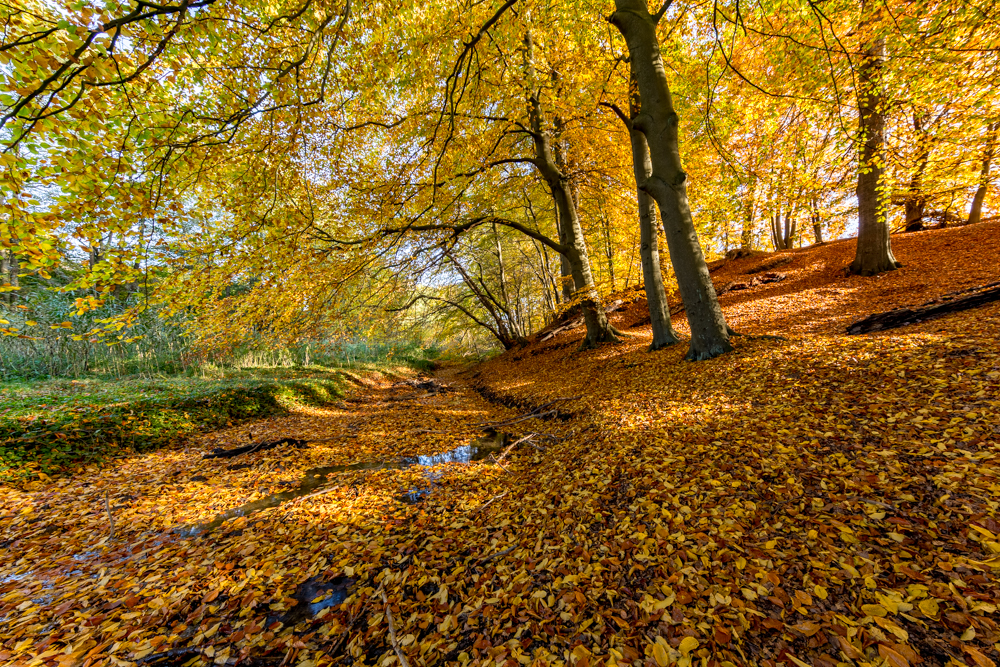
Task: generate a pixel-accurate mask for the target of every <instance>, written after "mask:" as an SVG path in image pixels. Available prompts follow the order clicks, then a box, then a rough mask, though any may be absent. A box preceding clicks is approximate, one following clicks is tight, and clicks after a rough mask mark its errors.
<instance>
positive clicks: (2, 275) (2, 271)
mask: <svg viewBox="0 0 1000 667" xmlns="http://www.w3.org/2000/svg"><path fill="white" fill-rule="evenodd" d="M9 252H10V251H9V250H4V249H3V248H0V286H6V285H10V284H11V282H10V258H9V256H8V253H9ZM10 296H11V293H10V292H4V293H3V294H0V301H2V302H3V303H5V304H7V305H8V306H9V305H11V298H10Z"/></svg>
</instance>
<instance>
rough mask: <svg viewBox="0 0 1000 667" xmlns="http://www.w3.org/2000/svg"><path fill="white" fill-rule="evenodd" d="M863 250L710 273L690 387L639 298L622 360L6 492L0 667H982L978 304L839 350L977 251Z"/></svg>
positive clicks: (483, 370)
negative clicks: (713, 350)
mask: <svg viewBox="0 0 1000 667" xmlns="http://www.w3.org/2000/svg"><path fill="white" fill-rule="evenodd" d="M893 243H894V249H895V251H896V254H897V258H898V259H899V260H900V261H902V262H903V263H904V268H902V269H900V270H899V271H895V272H892V273H890V274H886V275H883V276H879V277H876V278H857V277H848V276H846V275H844V273H843V271H842V269H843V267H844V266H845V265H846V264H847V263H848V261H849V258H850V254H851V251H852V249H853V243H852V242H837V243H831V244H829V245H826V246H822V247H819V248H811V249H803V250H796V251H791V252H787V253H780V254H778V255H766V256H763V255H762V256H757V257H750V258H745V259H740V260H736V261H732V262H727V263H725V265H722V266H716V267H715V270H714V272H713V278H715V280H716V284H717V285H718V286H719V288H720V289H722V288H723V287H725V286H727V285H731V284H732V283H740V282H742V283H744V284H746V289H737V290H732V289H730V290H729V291H727V292H726V293H725V294H724V295H723V297H722V299H721V300H722V303H723V306H724V310H725V313H726V316H727V318H728V319H729V321H730V322H731V324H732V325H733V327H734V328H735V329H736V330H737V331H740V332H741V333H744V334H749V335H745V336H742V337H738V338H736V339H735V345H736V350H735V351H734V352H733V353H731V354H727V355H725V356H723V357H720V358H717V359H714V360H711V361H707V362H699V363H696V364H691V363H686V362H684V361H683V356H684V354H685V352H686V346H684V345H680V346H676V347H675V348H672V349H667V350H663V351H659V352H654V353H649V352H646V348H647V347H648V344H649V340H650V333H649V328H648V325H646V324H642V321H643V314H642V304H641V301H640V302H636V303H633V304H630V305H627V307H625V308H624V309H622V310H621V311H620V312H619V313H617V314H615V315H614V319H615V322H616V325H617V326H618V327H619V328H620V329H622V330H624V331H625V332H626V333H627V334H629V337H628V338H627V339H626V340H625V342H624V343H622V344H620V345H614V346H606V347H602V348H600V349H597V350H593V351H587V352H579V351H578V349H577V348H578V344H579V340H580V338H581V336H582V331H581V330H569V331H564V332H562V333H559V334H557V335H555V336H552V337H551V338H549V339H548V340H546V341H545V342H537V343H535V344H533V345H531V346H529V347H527V348H524V349H522V350H518V351H514V352H509V353H507V354H505V355H503V356H501V357H499V358H497V359H495V360H492V361H490V362H488V363H486V364H483V365H481V366H478V367H475V368H458V367H453V368H446V369H444V370H442V371H440V372H439V373H438V374H437V376H436V377H434V378H413V379H410V380H404V381H401V380H399V379H398V378H387V377H380V376H371V377H369V378H367V379H365V380H364V381H363V382H362V383H360V384H361V386H359V387H358V388H357V390H356V391H354V392H353V393H352V394H350V395H349V396H348V397H347V398H346V399H344V400H343V401H341V402H340V403H337V404H335V405H333V406H330V407H326V408H302V409H300V410H298V411H297V412H296V413H294V414H292V415H289V416H284V417H275V418H271V419H269V420H266V421H259V422H255V423H252V424H245V425H241V426H237V427H233V428H229V429H225V430H222V431H216V432H213V433H208V434H205V435H203V436H202V437H200V438H195V439H192V440H190V441H189V442H188V443H186V444H185V445H183V446H179V447H174V448H170V449H162V450H159V451H156V452H153V453H148V454H143V455H137V456H135V457H132V458H130V459H126V460H119V461H117V462H116V463H115V464H114V465H113V466H112V465H109V466H97V465H95V466H92V467H90V468H87V469H85V470H81V471H80V472H79V473H78V474H76V475H74V476H67V477H62V478H56V479H53V480H51V481H40V482H34V483H32V484H31V485H30V486H28V487H21V488H13V487H5V488H2V489H0V664H11V665H22V664H23V665H104V664H115V665H137V664H139V665H160V666H163V665H186V664H190V665H196V664H204V665H208V664H217V665H223V664H241V665H275V666H278V665H282V666H284V665H288V666H294V665H299V666H300V667H310V666H313V665H326V664H335V663H336V664H353V665H379V666H380V667H390V666H391V665H400V664H402V665H403V667H406V665H410V666H412V667H419V666H422V665H430V664H444V663H449V664H458V665H471V664H475V665H482V666H484V667H485V666H486V665H491V666H493V665H495V666H496V667H515V666H516V665H519V664H521V665H529V664H530V665H533V666H536V667H542V666H543V665H552V666H557V665H570V666H571V667H591V666H596V665H598V664H607V665H612V666H613V665H625V664H629V665H634V666H638V665H643V666H645V667H657V666H658V667H665V666H666V665H669V664H679V665H694V664H697V665H767V666H769V667H776V666H777V665H781V664H784V665H786V666H787V667H791V666H792V665H797V666H802V665H813V666H816V667H829V666H833V665H890V666H891V667H905V666H906V665H916V664H924V665H946V664H951V665H970V666H976V667H988V666H990V665H994V663H995V661H997V660H1000V629H998V626H997V620H998V618H997V601H998V600H1000V586H998V579H997V575H998V573H1000V537H998V534H1000V522H998V516H997V515H998V508H1000V504H998V501H1000V479H998V473H1000V464H998V458H997V456H998V454H1000V446H998V440H1000V400H998V397H1000V342H998V340H997V336H996V331H997V330H998V326H1000V304H993V305H990V306H986V307H983V308H979V309H976V310H969V311H965V312H961V313H957V314H953V315H949V316H946V317H944V318H941V319H936V320H933V321H929V322H925V323H922V324H918V325H914V326H910V327H905V328H902V329H895V330H890V331H885V332H881V333H877V334H870V335H861V336H846V335H844V333H843V332H844V329H845V328H846V326H847V325H848V324H849V323H850V322H852V321H854V320H856V319H859V318H861V317H864V316H866V315H869V314H871V313H873V312H878V311H884V310H888V309H890V308H895V307H898V306H904V305H918V304H920V303H923V302H924V301H927V300H929V299H931V298H933V297H935V296H938V295H940V294H943V293H947V292H952V291H956V290H958V289H962V288H966V287H970V286H973V285H979V284H985V283H989V282H994V281H996V280H998V279H1000V275H998V269H997V265H998V263H997V261H996V258H997V256H998V251H1000V226H998V225H995V224H994V225H980V226H977V227H972V228H960V229H955V230H942V231H932V232H921V233H916V234H911V235H906V236H899V237H895V238H894V241H893ZM786 257H791V258H792V259H791V261H788V262H785V258H786ZM775 261H781V262H783V264H781V265H780V266H773V267H770V268H768V269H765V270H764V271H757V269H759V268H760V267H761V266H763V265H765V264H768V263H773V262H775ZM755 271H756V272H755ZM767 271H770V272H774V273H781V274H783V275H784V276H785V277H784V279H783V280H781V281H780V282H773V283H765V284H752V282H753V281H752V277H753V276H757V275H761V273H762V272H767ZM679 319H683V318H682V317H681V318H679ZM677 327H678V329H681V330H682V331H683V322H677ZM538 338H539V339H540V338H543V336H540V337H538ZM284 439H291V440H284ZM282 440H284V441H283V442H281V444H276V445H275V446H274V447H270V448H267V447H265V446H264V445H270V444H274V443H276V442H279V441H282ZM254 443H256V444H257V445H261V446H259V447H257V448H256V449H254V448H253V447H250V448H249V449H253V451H248V452H246V453H243V454H240V455H236V456H232V457H217V458H204V456H205V455H206V454H212V453H213V452H214V453H216V454H218V453H219V452H218V448H224V449H233V448H236V447H240V446H247V445H248V444H250V445H252V444H254ZM484 457H485V458H484ZM404 662H405V664H404Z"/></svg>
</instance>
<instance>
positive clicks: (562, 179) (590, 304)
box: [524, 33, 619, 349]
mask: <svg viewBox="0 0 1000 667" xmlns="http://www.w3.org/2000/svg"><path fill="white" fill-rule="evenodd" d="M524 43H525V49H526V60H527V63H526V68H527V69H528V118H529V121H530V123H531V136H532V141H533V145H534V150H535V156H534V159H533V163H534V165H535V168H536V169H538V172H539V174H541V176H542V178H543V179H544V180H545V182H546V184H548V186H549V190H550V191H551V193H552V198H553V200H554V201H555V204H556V211H557V214H558V217H559V235H560V239H559V240H560V245H561V246H563V249H564V250H565V252H563V253H562V255H563V257H565V258H566V261H567V262H568V264H569V268H570V272H571V273H572V275H573V282H574V285H575V287H576V291H575V292H574V294H573V296H574V297H575V298H576V299H578V300H579V303H580V307H581V309H582V310H583V318H584V322H585V323H586V325H587V336H586V338H584V340H583V344H582V348H583V349H587V348H591V347H597V346H598V345H600V344H601V343H617V342H618V340H619V339H618V331H617V330H616V329H615V328H614V327H613V326H611V324H610V322H608V316H607V314H606V313H605V312H604V308H603V307H602V306H601V298H600V295H599V294H598V292H597V287H596V286H595V285H594V278H593V274H592V273H591V270H590V257H589V255H588V253H587V242H586V239H585V238H584V236H583V227H582V226H581V225H580V217H579V215H578V214H577V210H576V202H575V200H574V198H573V192H572V189H571V184H570V182H569V179H568V178H567V177H566V174H565V173H564V172H563V171H562V170H560V169H559V167H558V165H557V164H556V160H555V157H554V156H553V153H552V145H551V143H550V141H549V136H548V134H547V133H546V131H545V128H544V123H543V117H542V107H541V101H540V100H539V97H538V91H537V89H536V87H535V85H534V55H533V53H532V51H533V48H534V45H533V42H532V39H531V34H530V33H526V34H525V38H524Z"/></svg>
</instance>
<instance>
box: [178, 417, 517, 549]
mask: <svg viewBox="0 0 1000 667" xmlns="http://www.w3.org/2000/svg"><path fill="white" fill-rule="evenodd" d="M510 441H511V438H510V435H509V434H507V433H500V432H497V431H493V430H490V431H488V432H487V433H486V434H485V435H483V436H482V437H480V438H477V439H476V440H475V441H473V442H472V443H471V444H468V445H459V446H458V447H455V448H454V449H451V450H448V451H446V452H442V453H440V454H431V455H428V456H411V457H406V458H403V459H398V460H396V461H362V462H360V463H351V464H349V465H339V466H323V467H319V468H311V469H309V470H307V471H306V474H305V477H304V478H303V480H302V481H301V482H300V483H299V485H298V486H297V487H296V488H294V489H289V490H288V491H281V492H280V493H275V494H272V495H270V496H266V497H264V498H261V499H260V500H255V501H253V502H250V503H247V504H245V505H241V506H239V507H234V508H233V509H231V510H227V511H225V512H223V513H222V514H219V515H218V516H217V517H215V518H214V519H212V521H210V522H208V523H203V524H196V525H193V526H184V527H182V528H179V529H178V530H177V532H178V533H179V534H180V535H182V536H184V537H194V536H197V535H204V534H205V533H210V532H212V531H213V530H215V529H216V528H218V527H219V526H221V525H222V524H223V523H225V522H226V521H228V520H229V519H235V518H237V517H242V516H249V515H251V514H254V513H255V512H259V511H261V510H265V509H268V508H271V507H277V506H279V505H281V504H283V503H286V502H288V501H289V500H294V499H295V498H301V497H302V496H306V495H309V494H310V493H313V492H315V491H316V490H317V489H319V488H320V487H322V486H325V485H327V484H329V483H330V477H331V476H332V475H336V474H338V473H343V472H353V471H358V470H406V469H408V468H413V467H424V468H430V467H433V466H437V465H441V464H444V463H471V462H473V461H484V460H486V459H488V458H489V457H490V455H492V454H497V453H499V452H501V451H502V450H503V449H504V448H505V447H506V446H507V445H509V444H510ZM438 477H439V475H436V474H434V473H431V472H429V471H428V472H425V473H424V479H425V480H426V481H427V482H428V484H427V485H426V486H420V487H415V488H411V489H408V490H407V491H405V492H404V493H402V494H401V495H399V496H397V499H398V500H399V501H400V502H404V503H407V504H416V503H419V502H422V501H423V500H424V499H425V498H426V497H427V495H429V494H430V493H431V491H432V490H433V489H434V486H435V482H436V481H437V479H438Z"/></svg>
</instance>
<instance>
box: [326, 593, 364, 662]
mask: <svg viewBox="0 0 1000 667" xmlns="http://www.w3.org/2000/svg"><path fill="white" fill-rule="evenodd" d="M367 609H368V602H367V601H366V602H365V605H364V606H363V607H362V608H361V611H360V612H359V613H356V614H351V620H349V621H348V622H347V627H346V628H344V631H343V632H341V633H340V637H338V638H337V641H336V642H334V644H333V645H332V646H331V647H330V648H329V649H325V650H324V653H326V655H327V656H328V657H331V658H336V657H337V653H339V652H340V647H341V646H343V644H344V640H345V639H347V636H348V635H349V634H351V630H353V629H354V626H355V625H357V623H358V618H360V617H361V615H362V614H364V612H365V611H367Z"/></svg>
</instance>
